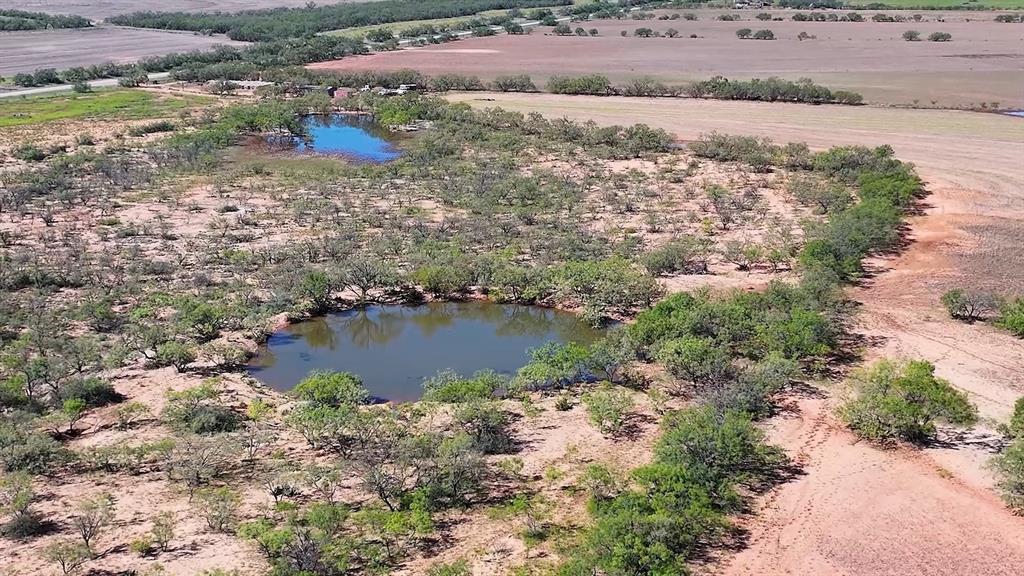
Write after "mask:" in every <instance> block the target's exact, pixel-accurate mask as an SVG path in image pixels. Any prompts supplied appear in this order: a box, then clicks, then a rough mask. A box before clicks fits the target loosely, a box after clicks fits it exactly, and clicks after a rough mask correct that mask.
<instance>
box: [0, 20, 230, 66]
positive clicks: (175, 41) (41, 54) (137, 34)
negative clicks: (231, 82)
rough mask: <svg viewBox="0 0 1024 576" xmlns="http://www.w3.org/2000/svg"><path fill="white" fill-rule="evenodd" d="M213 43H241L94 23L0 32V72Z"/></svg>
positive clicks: (124, 58) (123, 59)
mask: <svg viewBox="0 0 1024 576" xmlns="http://www.w3.org/2000/svg"><path fill="white" fill-rule="evenodd" d="M217 44H227V45H234V46H240V45H244V43H243V42H235V41H233V40H228V39H227V38H226V37H223V36H200V35H198V34H192V33H191V32H168V31H163V30H143V29H138V28H120V27H116V26H97V27H95V28H84V29H80V30H37V31H35V30H34V31H27V32H3V33H0V75H3V76H11V75H13V74H17V73H19V72H32V71H34V70H36V69H38V68H56V69H58V70H63V69H65V68H71V67H72V66H89V65H92V64H102V63H104V62H117V63H119V64H124V63H130V62H135V61H136V60H140V59H142V58H146V57H149V56H162V55H164V54H169V53H171V52H187V51H189V50H206V49H209V48H210V47H212V46H215V45H217Z"/></svg>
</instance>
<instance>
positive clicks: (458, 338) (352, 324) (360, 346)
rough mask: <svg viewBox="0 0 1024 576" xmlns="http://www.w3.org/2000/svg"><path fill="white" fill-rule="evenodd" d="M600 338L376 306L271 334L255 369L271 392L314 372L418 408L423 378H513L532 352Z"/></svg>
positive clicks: (480, 308) (441, 309)
mask: <svg viewBox="0 0 1024 576" xmlns="http://www.w3.org/2000/svg"><path fill="white" fill-rule="evenodd" d="M600 335H601V332H600V331H599V330H596V329H594V328H592V327H591V326H590V325H589V324H587V323H586V322H583V321H582V320H581V319H580V318H578V317H577V316H576V315H574V314H571V313H568V312H562V311H558V310H551V309H548V308H540V307H536V306H518V305H511V304H508V305H506V304H493V303H490V302H476V301H474V302H432V303H429V304H423V305H419V306H403V305H375V306H369V307H366V308H360V309H355V310H350V311H346V312H340V313H336V314H330V315H327V316H323V317H319V318H316V319H313V320H309V321H306V322H300V323H297V324H293V325H291V326H289V327H288V328H286V329H284V330H281V331H279V332H277V333H275V334H273V335H272V336H271V337H270V339H269V340H268V341H267V343H266V344H265V345H263V346H262V347H261V348H260V352H259V354H257V355H256V357H255V358H254V359H253V361H252V362H251V363H250V365H249V373H250V374H251V375H252V376H253V377H255V378H256V379H258V380H260V381H261V382H263V383H264V384H267V385H268V386H272V387H273V388H276V389H277V390H281V391H287V390H291V389H292V388H294V387H295V385H296V384H297V383H298V382H299V381H300V380H301V379H302V378H304V377H305V376H306V375H307V374H308V373H309V372H311V371H313V370H342V371H347V372H352V373H353V374H356V375H358V376H359V377H360V378H362V380H363V383H364V384H365V385H366V388H367V389H368V390H369V392H370V394H371V395H372V396H374V397H375V398H377V399H381V400H390V401H394V402H411V401H414V400H418V399H419V398H420V396H421V394H422V391H423V390H422V385H423V380H424V379H425V378H429V377H431V376H434V375H435V374H437V373H438V372H439V371H441V370H445V369H449V368H450V369H452V370H455V371H456V372H457V373H459V374H460V375H463V376H469V375H472V373H473V372H476V371H478V370H488V369H489V370H494V371H495V372H499V373H503V374H509V375H511V374H514V373H515V371H516V370H518V369H519V368H520V367H521V366H522V365H524V364H526V362H527V361H528V360H529V353H528V351H529V350H530V349H531V348H536V347H538V346H541V345H543V344H545V343H547V342H551V341H556V342H577V343H581V344H589V343H591V342H593V341H595V340H596V339H597V338H598V337H600Z"/></svg>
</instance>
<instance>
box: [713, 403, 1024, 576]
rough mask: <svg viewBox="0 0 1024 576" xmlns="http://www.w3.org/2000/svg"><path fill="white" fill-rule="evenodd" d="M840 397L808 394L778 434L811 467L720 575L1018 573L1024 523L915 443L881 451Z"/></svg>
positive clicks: (759, 514) (756, 523)
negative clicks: (842, 420) (837, 410)
mask: <svg viewBox="0 0 1024 576" xmlns="http://www.w3.org/2000/svg"><path fill="white" fill-rule="evenodd" d="M831 406H832V403H831V402H830V401H829V400H826V399H823V398H802V399H800V400H798V401H797V402H796V403H795V406H794V409H795V410H797V411H798V412H797V414H795V415H792V416H789V417H783V418H780V419H776V421H775V425H774V428H773V429H772V431H771V438H772V440H773V441H775V442H776V443H778V444H780V445H781V446H783V447H784V448H786V449H787V451H788V452H789V453H790V454H791V455H794V456H795V457H796V458H797V460H798V461H799V462H800V463H801V464H802V465H803V469H804V475H803V476H802V477H799V478H798V479H796V480H795V481H793V482H790V483H789V484H787V485H785V486H784V487H783V488H781V489H780V490H778V491H777V492H775V493H774V494H772V495H771V496H769V497H768V498H767V500H766V501H765V502H763V503H762V505H761V507H760V509H758V510H756V511H755V517H754V518H753V520H752V521H751V522H750V523H749V524H747V525H746V528H748V529H749V530H750V533H751V538H750V542H749V546H748V547H747V548H746V549H744V550H743V551H741V552H740V553H738V554H737V555H736V556H735V557H733V558H731V559H730V560H729V561H727V562H726V563H725V565H724V568H723V570H722V572H721V573H723V574H727V575H730V576H732V575H735V576H740V575H742V576H761V575H768V574H808V575H810V574H837V575H838V574H843V575H847V574H849V575H852V574H865V575H867V574H871V575H882V574H886V575H894V576H895V575H900V576H908V575H926V574H928V575H952V574H971V575H973V576H984V575H991V576H995V575H1007V576H1009V575H1011V574H1018V573H1019V567H1020V566H1021V563H1022V562H1024V521H1022V520H1021V519H1020V518H1017V517H1014V516H1012V515H1011V514H1010V513H1009V512H1007V511H1006V509H1005V508H1004V507H1003V505H1002V503H1001V502H999V500H998V498H996V496H995V495H993V494H992V493H991V492H988V491H984V490H978V489H975V488H973V487H971V486H968V485H966V484H965V483H963V482H961V481H959V480H958V479H956V478H950V477H949V472H948V471H946V470H944V469H942V468H939V467H938V466H936V465H935V463H934V462H933V461H932V460H930V458H929V457H928V456H926V455H923V454H921V453H918V452H915V451H912V450H909V449H907V450H899V451H893V452H887V451H882V450H879V449H877V448H874V447H872V446H870V445H868V444H866V443H863V442H857V439H856V437H855V436H854V435H853V434H851V433H850V432H849V431H848V430H845V429H844V428H842V425H841V424H839V423H838V422H836V421H835V419H834V417H833V415H832V411H831Z"/></svg>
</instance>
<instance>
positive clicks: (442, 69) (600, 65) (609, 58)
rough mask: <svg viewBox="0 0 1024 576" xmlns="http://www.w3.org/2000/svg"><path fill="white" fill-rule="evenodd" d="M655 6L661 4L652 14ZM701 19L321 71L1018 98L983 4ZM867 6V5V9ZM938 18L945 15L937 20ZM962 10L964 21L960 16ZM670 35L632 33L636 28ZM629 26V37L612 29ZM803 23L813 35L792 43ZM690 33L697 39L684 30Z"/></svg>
mask: <svg viewBox="0 0 1024 576" xmlns="http://www.w3.org/2000/svg"><path fill="white" fill-rule="evenodd" d="M656 13H661V12H656ZM697 13H698V15H699V18H700V20H698V21H696V22H689V21H685V20H681V19H680V20H674V21H661V20H645V21H635V20H599V21H592V22H586V23H580V24H579V25H580V26H582V27H584V28H587V29H589V28H596V29H597V30H599V32H600V36H599V37H596V38H580V37H576V36H568V37H559V36H554V35H547V34H543V33H542V31H544V30H550V29H544V28H542V29H539V30H536V31H534V33H533V34H531V35H526V36H507V35H499V36H493V37H487V38H471V39H466V40H463V41H460V42H458V43H454V44H445V45H438V46H428V47H423V48H414V49H408V50H401V51H396V52H384V53H377V54H371V55H367V56H362V57H358V58H349V59H344V60H340V61H335V62H324V63H319V64H315V65H313V66H312V68H314V69H321V70H399V69H405V68H409V69H415V70H419V71H421V72H423V73H425V74H427V75H436V74H442V73H462V74H473V75H477V76H479V77H480V78H482V79H491V78H493V77H495V76H499V75H503V74H514V73H521V72H524V71H525V72H527V73H529V74H531V76H532V77H533V78H534V81H535V82H537V83H538V85H542V82H543V81H544V80H545V79H546V78H547V77H549V76H552V75H578V74H586V73H601V74H604V75H606V76H608V77H609V78H610V79H612V81H613V82H622V81H628V80H631V79H633V78H636V77H640V76H650V77H653V78H656V79H659V80H662V81H664V82H669V83H672V82H684V81H692V80H702V79H707V78H709V77H711V76H715V75H723V76H726V77H728V78H732V79H743V78H752V77H761V78H764V77H768V76H779V77H782V78H787V79H791V80H796V79H799V78H804V77H809V78H811V79H812V80H814V81H815V82H816V83H819V84H822V85H824V86H827V87H829V88H835V89H846V90H852V91H856V92H860V93H862V94H863V95H864V97H865V99H866V101H868V102H876V103H882V104H899V105H912V104H915V103H916V104H918V105H922V106H929V105H934V106H940V107H970V106H979V105H980V104H981V103H986V104H989V103H992V102H997V103H999V104H1000V105H1001V106H1017V107H1021V106H1024V91H1022V90H1021V89H1020V87H1021V86H1022V85H1024V41H1022V38H1024V32H1022V31H1021V27H1019V26H1015V25H1013V24H1003V23H997V22H993V21H992V18H993V17H994V16H993V14H992V13H988V12H983V13H959V14H956V13H941V12H926V13H924V19H925V20H927V21H925V22H914V23H909V22H904V23H898V22H891V23H890V22H871V21H868V22H794V21H791V20H788V17H789V16H790V15H791V14H792V12H786V11H779V12H776V13H777V14H780V15H783V16H785V17H786V18H787V20H785V21H781V22H761V21H757V20H751V19H752V18H753V14H752V13H750V12H746V13H744V14H743V17H744V18H745V20H743V21H740V22H721V21H716V20H713V19H712V18H713V17H714V15H716V14H719V13H720V12H715V11H697ZM865 15H866V16H869V14H868V13H865ZM939 17H942V18H944V19H945V20H946V21H945V22H937V21H935V19H936V18H939ZM967 20H970V21H967ZM642 27H643V28H651V29H653V30H657V31H661V32H662V33H664V32H665V31H666V30H668V29H669V28H674V29H676V30H678V31H679V37H677V38H665V37H662V38H638V37H634V36H632V34H633V31H634V30H635V29H637V28H642ZM740 28H751V29H755V30H756V29H761V28H767V29H771V30H772V31H773V32H774V33H775V36H776V37H777V38H778V39H777V40H774V41H755V40H739V39H737V38H736V35H735V32H736V30H739V29H740ZM908 29H913V30H917V31H919V32H921V33H922V36H927V35H928V34H930V33H932V32H936V31H944V32H949V33H950V34H952V35H953V41H952V42H948V43H936V42H925V41H921V42H906V41H904V40H903V39H902V38H901V35H902V34H903V32H904V31H905V30H908ZM623 30H624V31H626V33H627V37H622V36H620V33H621V31H623ZM801 32H805V33H807V34H810V35H813V36H816V37H817V39H813V40H805V41H800V40H798V39H797V36H798V35H799V34H800V33H801ZM691 34H696V35H698V36H699V37H698V38H690V37H689V36H690V35H691Z"/></svg>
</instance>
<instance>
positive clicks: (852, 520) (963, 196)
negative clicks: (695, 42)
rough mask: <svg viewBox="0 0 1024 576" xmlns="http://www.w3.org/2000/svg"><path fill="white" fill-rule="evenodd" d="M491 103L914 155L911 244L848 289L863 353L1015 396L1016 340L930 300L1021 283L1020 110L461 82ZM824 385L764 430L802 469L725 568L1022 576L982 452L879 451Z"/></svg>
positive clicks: (975, 392)
mask: <svg viewBox="0 0 1024 576" xmlns="http://www.w3.org/2000/svg"><path fill="white" fill-rule="evenodd" d="M452 98H453V99H456V100H461V101H466V102H469V103H471V104H473V105H475V106H502V107H504V108H507V109H512V110H519V111H522V112H531V111H537V112H541V113H544V114H546V115H549V116H567V117H570V118H574V119H593V120H595V121H596V122H598V123H601V124H628V123H635V122H644V123H647V124H651V125H654V126H658V127H661V128H665V129H666V130H668V131H670V132H673V133H675V134H676V135H678V136H679V137H680V138H681V139H683V140H689V139H693V138H696V137H697V136H699V135H700V134H701V133H704V132H710V131H715V130H717V131H720V132H727V133H733V134H751V135H757V136H769V137H772V138H773V139H775V140H776V141H779V142H786V141H806V142H807V143H808V144H810V145H811V146H812V147H815V148H824V147H827V146H833V145H843V144H864V145H869V146H877V145H882V144H889V145H891V146H892V147H893V148H894V149H895V151H896V154H897V156H898V157H900V158H901V159H904V160H909V161H912V162H914V163H915V164H916V165H917V167H918V170H919V172H920V173H921V175H922V177H923V178H924V179H925V182H926V184H927V186H928V189H929V192H930V196H929V197H928V199H927V203H928V205H927V207H926V209H925V211H924V214H923V215H921V216H916V217H913V218H912V219H911V220H910V235H911V238H912V239H913V240H914V242H913V243H912V244H911V245H910V247H909V248H908V249H907V250H906V251H904V252H903V253H902V254H900V255H898V256H895V257H890V258H880V259H876V260H875V261H873V262H871V263H870V264H871V265H872V267H873V268H875V270H876V274H874V275H873V277H872V278H869V279H867V280H865V281H864V282H862V283H861V284H860V285H859V286H856V287H854V288H852V289H851V292H850V294H851V296H852V297H853V298H854V299H855V300H857V301H859V302H861V303H862V306H861V310H860V312H859V314H858V316H857V328H856V329H857V331H859V332H860V333H862V334H864V335H865V336H866V337H868V340H869V341H870V342H872V345H871V346H869V347H868V348H867V349H866V350H865V351H864V354H865V356H866V357H867V358H868V359H871V358H874V357H881V356H891V357H907V358H924V359H927V360H930V361H932V362H934V363H935V365H936V367H937V372H938V374H939V375H941V376H943V377H946V378H948V379H950V380H951V381H952V382H953V384H954V385H956V386H958V387H960V388H962V389H964V390H966V391H967V392H968V393H969V394H970V396H971V399H972V400H973V401H974V402H976V403H977V404H978V406H979V408H980V410H981V413H982V415H983V416H984V417H988V418H995V419H998V420H1005V418H1006V416H1007V415H1008V414H1009V412H1010V410H1011V407H1012V403H1013V401H1014V400H1016V398H1018V397H1020V396H1024V343H1022V341H1021V340H1019V339H1016V338H1014V337H1012V336H1010V335H1009V334H1007V333H1004V332H1001V331H998V330H996V329H994V328H992V327H990V326H986V325H974V326H967V325H963V324H959V323H955V322H953V321H952V320H950V319H948V318H947V317H946V315H945V312H944V311H943V310H942V308H941V306H940V305H939V304H938V298H939V296H941V294H942V293H943V292H944V291H945V290H947V289H949V288H951V287H954V286H965V287H969V288H970V287H980V288H984V289H990V290H997V291H1004V292H1014V293H1016V294H1021V293H1024V255H1022V254H1021V250H1020V247H1021V246H1024V120H1021V119H1019V118H1012V117H1007V116H998V115H995V114H979V113H969V112H950V111H933V110H899V109H887V108H870V107H855V108H852V107H840V106H806V105H796V104H792V105H790V104H761V103H749V102H718V101H699V100H654V99H627V98H597V97H568V96H554V95H522V94H520V95H508V94H487V95H480V94H472V95H467V94H462V95H454V96H452ZM836 401H837V399H836V398H834V397H821V398H802V399H799V400H797V401H796V402H794V405H793V406H791V409H790V410H789V411H787V414H788V415H787V416H784V417H781V418H778V419H776V420H775V421H774V422H773V425H772V426H773V428H772V430H771V432H770V439H771V440H772V441H773V442H776V443H778V444H780V445H781V446H783V447H784V448H786V449H787V451H788V453H789V454H790V455H791V456H792V457H794V458H795V459H796V460H797V461H799V462H800V463H802V464H803V466H804V473H805V474H804V475H803V476H801V477H800V478H798V479H797V480H795V481H793V482H790V483H788V484H785V485H783V486H782V487H781V488H780V489H778V490H777V491H775V492H774V493H772V494H771V495H770V496H769V497H768V498H767V499H766V500H765V501H764V502H762V503H761V506H760V510H759V511H758V513H757V514H756V515H754V516H753V517H752V518H751V519H750V520H749V524H748V525H747V528H748V529H749V530H750V543H749V546H748V547H747V548H746V549H744V550H743V551H742V552H740V553H739V554H737V555H736V556H734V557H732V558H730V559H728V560H727V561H726V562H725V563H724V564H723V571H724V573H725V574H729V575H737V576H738V575H742V576H748V575H749V576H754V575H757V576H761V575H775V574H801V575H802V574H806V575H823V574H829V575H863V576H868V575H871V576H876V575H879V574H892V575H894V576H895V575H899V576H904V575H968V574H969V575H972V576H975V575H992V576H1002V575H1010V574H1019V573H1020V566H1022V565H1024V519H1021V518H1019V517H1014V516H1012V515H1010V514H1009V513H1008V512H1007V511H1006V510H1005V509H1004V508H1003V507H1002V505H1001V503H1000V502H999V500H998V498H997V497H996V496H995V495H994V493H993V492H992V491H991V490H990V489H989V487H990V486H991V482H992V479H991V477H990V476H989V474H988V472H987V471H986V470H985V468H984V466H983V465H984V462H985V460H986V459H987V458H988V455H987V454H986V453H983V452H980V451H978V450H974V449H968V448H959V449H947V450H929V451H927V452H917V451H910V450H905V451H904V450H901V451H897V452H886V451H883V450H879V449H877V448H874V447H872V446H869V445H867V444H865V443H858V442H856V441H855V438H854V437H853V436H852V435H851V434H850V433H849V432H847V431H846V430H844V429H843V428H842V426H841V425H839V423H837V422H836V420H835V416H834V406H835V404H836Z"/></svg>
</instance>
